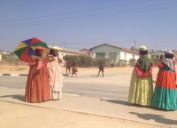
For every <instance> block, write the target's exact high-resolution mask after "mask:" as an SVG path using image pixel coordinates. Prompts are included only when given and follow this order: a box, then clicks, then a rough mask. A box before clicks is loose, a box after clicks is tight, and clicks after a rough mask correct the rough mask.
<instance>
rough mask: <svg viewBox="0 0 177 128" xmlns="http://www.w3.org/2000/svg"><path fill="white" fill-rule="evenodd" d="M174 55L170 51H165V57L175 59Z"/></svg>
mask: <svg viewBox="0 0 177 128" xmlns="http://www.w3.org/2000/svg"><path fill="white" fill-rule="evenodd" d="M173 57H174V55H173V54H170V53H165V58H170V59H173Z"/></svg>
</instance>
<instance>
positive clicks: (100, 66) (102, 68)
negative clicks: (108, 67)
mask: <svg viewBox="0 0 177 128" xmlns="http://www.w3.org/2000/svg"><path fill="white" fill-rule="evenodd" d="M98 69H99V70H98V75H97V77H99V75H100V73H102V77H104V64H103V63H102V62H100V63H99V66H98Z"/></svg>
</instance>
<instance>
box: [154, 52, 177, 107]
mask: <svg viewBox="0 0 177 128" xmlns="http://www.w3.org/2000/svg"><path fill="white" fill-rule="evenodd" d="M173 58H174V55H173V53H172V51H171V50H167V51H166V52H165V55H164V58H163V59H162V60H161V61H160V62H159V64H158V67H159V72H158V75H157V80H156V87H155V91H154V94H153V99H152V106H153V107H155V108H159V109H163V110H176V109H177V95H176V72H175V63H174V60H173Z"/></svg>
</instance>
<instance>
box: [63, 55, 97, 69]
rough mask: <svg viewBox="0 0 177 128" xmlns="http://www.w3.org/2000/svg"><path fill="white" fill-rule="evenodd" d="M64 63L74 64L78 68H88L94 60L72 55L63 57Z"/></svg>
mask: <svg viewBox="0 0 177 128" xmlns="http://www.w3.org/2000/svg"><path fill="white" fill-rule="evenodd" d="M63 59H64V60H65V61H66V62H76V63H77V65H78V66H81V67H89V66H93V63H94V59H93V58H91V57H89V56H83V55H80V56H73V55H66V56H64V57H63Z"/></svg>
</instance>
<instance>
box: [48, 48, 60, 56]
mask: <svg viewBox="0 0 177 128" xmlns="http://www.w3.org/2000/svg"><path fill="white" fill-rule="evenodd" d="M49 54H50V55H53V56H58V52H57V51H56V50H54V49H50V52H49Z"/></svg>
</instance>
